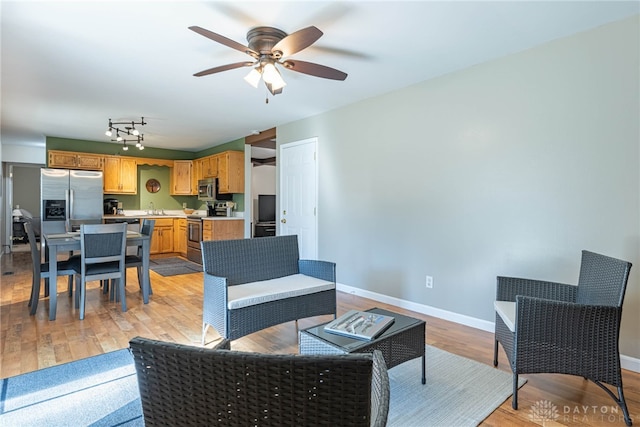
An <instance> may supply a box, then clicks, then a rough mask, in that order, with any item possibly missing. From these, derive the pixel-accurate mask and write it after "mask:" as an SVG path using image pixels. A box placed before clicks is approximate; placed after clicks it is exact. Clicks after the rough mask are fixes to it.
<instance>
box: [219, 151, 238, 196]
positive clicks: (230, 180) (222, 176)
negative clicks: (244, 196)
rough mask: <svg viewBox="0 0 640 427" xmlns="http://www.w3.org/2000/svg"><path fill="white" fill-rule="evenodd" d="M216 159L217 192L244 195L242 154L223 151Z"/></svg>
mask: <svg viewBox="0 0 640 427" xmlns="http://www.w3.org/2000/svg"><path fill="white" fill-rule="evenodd" d="M216 157H217V158H218V192H220V193H244V153H243V152H242V151H224V152H222V153H220V154H216Z"/></svg>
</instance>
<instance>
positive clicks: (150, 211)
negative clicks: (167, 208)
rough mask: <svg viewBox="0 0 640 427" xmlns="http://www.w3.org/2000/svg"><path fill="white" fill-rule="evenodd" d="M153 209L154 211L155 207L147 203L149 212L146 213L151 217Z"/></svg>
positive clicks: (151, 203)
mask: <svg viewBox="0 0 640 427" xmlns="http://www.w3.org/2000/svg"><path fill="white" fill-rule="evenodd" d="M154 209H155V207H154V206H153V202H149V210H148V211H147V213H148V214H149V215H153V213H154Z"/></svg>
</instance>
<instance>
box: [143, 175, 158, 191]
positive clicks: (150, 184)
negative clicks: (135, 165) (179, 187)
mask: <svg viewBox="0 0 640 427" xmlns="http://www.w3.org/2000/svg"><path fill="white" fill-rule="evenodd" d="M145 187H147V191H148V192H149V193H157V192H158V191H160V183H159V182H158V180H157V179H153V178H152V179H150V180H148V181H147V183H146V185H145Z"/></svg>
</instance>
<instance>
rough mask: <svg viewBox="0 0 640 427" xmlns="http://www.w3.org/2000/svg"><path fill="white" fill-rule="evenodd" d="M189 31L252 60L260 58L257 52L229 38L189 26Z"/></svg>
mask: <svg viewBox="0 0 640 427" xmlns="http://www.w3.org/2000/svg"><path fill="white" fill-rule="evenodd" d="M189 29H190V30H191V31H195V32H196V33H198V34H200V35H201V36H205V37H206V38H208V39H211V40H213V41H216V42H218V43H220V44H223V45H225V46H228V47H230V48H232V49H235V50H239V51H240V52H242V53H246V54H247V55H251V56H253V57H254V58H257V57H258V56H260V55H259V54H258V52H256V51H255V50H253V49H251V48H249V47H248V46H245V45H243V44H240V43H238V42H236V41H233V40H231V39H229V38H226V37H225V36H221V35H220V34H216V33H214V32H213V31H209V30H205V29H204V28H202V27H198V26H195V25H194V26H191V27H189Z"/></svg>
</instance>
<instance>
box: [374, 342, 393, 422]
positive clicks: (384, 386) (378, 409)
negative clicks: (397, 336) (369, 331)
mask: <svg viewBox="0 0 640 427" xmlns="http://www.w3.org/2000/svg"><path fill="white" fill-rule="evenodd" d="M389 399H390V386H389V374H388V372H387V364H386V363H385V361H384V358H383V356H382V352H380V351H379V350H374V352H373V373H372V377H371V426H372V427H384V426H386V425H387V417H388V415H389Z"/></svg>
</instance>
